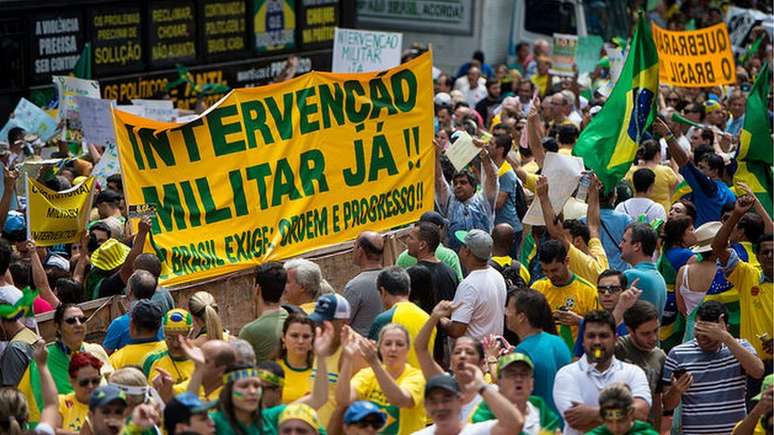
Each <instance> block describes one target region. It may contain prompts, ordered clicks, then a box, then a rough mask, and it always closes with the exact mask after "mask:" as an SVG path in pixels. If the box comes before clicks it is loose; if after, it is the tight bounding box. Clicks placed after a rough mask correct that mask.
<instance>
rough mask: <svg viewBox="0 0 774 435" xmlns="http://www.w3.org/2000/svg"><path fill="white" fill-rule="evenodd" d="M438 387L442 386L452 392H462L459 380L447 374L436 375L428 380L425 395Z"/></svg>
mask: <svg viewBox="0 0 774 435" xmlns="http://www.w3.org/2000/svg"><path fill="white" fill-rule="evenodd" d="M436 388H441V389H444V390H446V391H450V392H452V393H457V394H459V393H460V384H458V383H457V380H456V379H454V378H453V377H451V376H449V375H447V374H440V375H435V376H433V377H432V378H430V379H428V380H427V384H425V397H427V395H428V394H430V392H431V391H433V390H434V389H436Z"/></svg>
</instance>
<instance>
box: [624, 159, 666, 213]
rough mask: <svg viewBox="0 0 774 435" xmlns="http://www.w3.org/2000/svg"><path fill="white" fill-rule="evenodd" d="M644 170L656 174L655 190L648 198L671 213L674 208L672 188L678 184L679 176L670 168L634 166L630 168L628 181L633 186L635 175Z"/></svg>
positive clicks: (627, 174)
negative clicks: (639, 170)
mask: <svg viewBox="0 0 774 435" xmlns="http://www.w3.org/2000/svg"><path fill="white" fill-rule="evenodd" d="M642 168H648V169H650V170H652V171H653V173H654V174H656V181H654V182H653V190H652V191H651V192H650V195H648V198H649V199H650V200H652V201H655V202H657V203H659V204H661V205H663V206H664V210H666V211H669V209H670V208H672V186H674V185H676V184H677V174H675V171H673V170H672V168H670V167H669V166H664V165H657V166H654V167H650V166H634V165H632V166H631V167H630V168H629V172H627V173H626V176H625V178H626V181H627V182H628V183H629V184H632V183H633V181H632V178H633V177H634V173H635V172H636V171H637V170H638V169H642ZM632 185H633V184H632Z"/></svg>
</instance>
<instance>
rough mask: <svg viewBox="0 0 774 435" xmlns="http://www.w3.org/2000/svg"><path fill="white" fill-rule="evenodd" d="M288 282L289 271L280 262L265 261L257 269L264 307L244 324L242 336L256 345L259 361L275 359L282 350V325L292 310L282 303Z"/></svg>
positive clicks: (256, 291) (258, 295)
mask: <svg viewBox="0 0 774 435" xmlns="http://www.w3.org/2000/svg"><path fill="white" fill-rule="evenodd" d="M286 283H287V272H286V271H285V269H284V268H283V267H282V265H281V264H279V263H265V264H262V265H261V266H259V267H258V269H256V272H255V294H256V298H257V299H258V300H260V302H261V307H262V310H263V311H262V312H261V315H260V316H259V317H258V318H257V319H255V320H254V321H252V322H250V323H248V324H247V325H245V326H243V327H242V330H241V331H239V338H241V339H243V340H247V342H248V343H250V344H251V345H253V349H254V350H255V358H256V361H257V362H262V361H267V360H274V359H276V358H277V355H278V354H279V344H280V336H281V335H282V325H283V323H284V322H285V319H287V318H288V312H287V311H285V309H284V308H282V307H281V306H280V298H281V297H282V294H283V292H284V291H285V286H286Z"/></svg>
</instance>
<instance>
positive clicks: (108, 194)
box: [94, 189, 122, 204]
mask: <svg viewBox="0 0 774 435" xmlns="http://www.w3.org/2000/svg"><path fill="white" fill-rule="evenodd" d="M121 198H122V196H121V194H120V193H118V192H116V191H115V190H110V189H107V190H103V191H102V192H100V193H99V195H97V199H96V200H94V204H101V203H103V202H118V201H121Z"/></svg>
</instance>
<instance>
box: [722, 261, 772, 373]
mask: <svg viewBox="0 0 774 435" xmlns="http://www.w3.org/2000/svg"><path fill="white" fill-rule="evenodd" d="M725 273H726V278H727V279H728V281H729V282H731V284H733V285H734V287H735V288H736V290H737V291H738V292H739V311H740V315H739V322H740V324H739V336H740V337H741V338H744V339H745V340H747V341H749V342H750V344H752V345H753V347H755V351H756V352H757V353H758V356H760V357H761V359H764V360H766V359H771V354H769V353H766V352H764V350H763V346H762V345H761V340H760V339H758V335H760V334H763V333H766V334H768V335H769V337H774V331H773V330H772V329H774V328H773V327H772V325H773V324H774V323H773V322H774V308H772V305H774V289H773V288H772V282H771V281H767V280H766V279H765V277H764V275H763V272H761V269H759V268H757V267H755V266H753V265H752V264H750V263H748V262H745V261H741V260H739V257H738V256H737V254H736V252H734V251H731V257H730V258H729V259H728V262H727V263H726V267H725Z"/></svg>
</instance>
